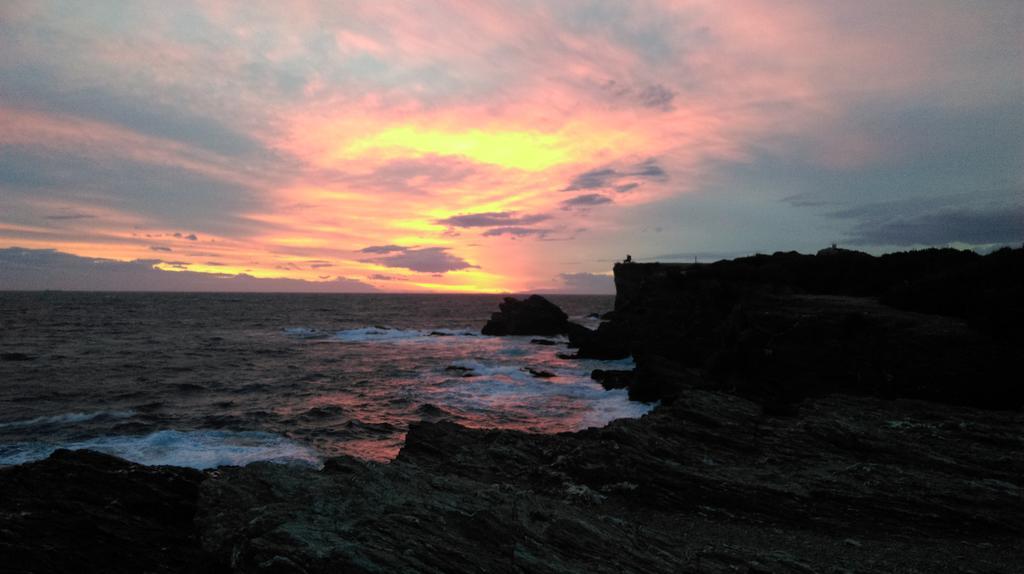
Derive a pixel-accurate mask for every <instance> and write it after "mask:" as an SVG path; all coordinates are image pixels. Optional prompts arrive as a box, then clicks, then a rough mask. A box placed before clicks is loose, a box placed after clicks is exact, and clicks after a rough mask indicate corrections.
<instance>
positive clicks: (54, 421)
mask: <svg viewBox="0 0 1024 574" xmlns="http://www.w3.org/2000/svg"><path fill="white" fill-rule="evenodd" d="M134 415H135V411H98V412H94V413H64V414H59V415H50V416H42V417H35V418H31V419H26V420H20V421H10V422H6V423H0V429H5V428H25V427H37V426H63V425H71V424H77V423H83V422H86V421H91V420H95V419H111V420H116V419H126V418H129V417H132V416H134Z"/></svg>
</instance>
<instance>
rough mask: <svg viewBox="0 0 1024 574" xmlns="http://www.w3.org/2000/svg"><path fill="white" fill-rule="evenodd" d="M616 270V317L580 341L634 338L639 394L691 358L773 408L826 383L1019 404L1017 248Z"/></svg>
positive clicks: (1023, 286) (686, 374) (693, 364)
mask: <svg viewBox="0 0 1024 574" xmlns="http://www.w3.org/2000/svg"><path fill="white" fill-rule="evenodd" d="M615 281H616V288H617V296H616V302H615V315H614V319H613V320H612V321H610V322H606V323H604V324H602V325H601V328H599V329H598V330H597V331H596V332H595V333H594V335H593V336H591V337H589V338H587V339H586V341H585V342H584V343H583V344H581V345H580V351H579V355H580V356H583V357H595V358H612V357H616V356H624V355H625V354H626V353H627V352H631V353H632V354H633V355H634V356H635V357H636V361H637V365H638V369H637V371H638V374H637V378H638V382H637V384H636V385H634V387H632V389H634V390H636V391H637V396H646V397H655V398H661V397H660V394H661V393H662V392H665V393H668V395H665V397H666V398H668V397H669V396H670V395H674V394H677V391H678V388H679V385H678V384H675V383H672V382H671V381H673V380H676V381H682V383H681V384H683V385H685V384H689V383H686V382H685V379H687V378H691V376H690V375H691V374H692V371H693V370H697V371H699V374H700V376H701V377H702V378H703V379H704V381H705V383H714V384H717V385H718V386H719V387H720V388H726V389H735V390H737V391H739V392H741V393H744V394H745V395H747V396H751V397H754V398H759V400H761V401H762V402H764V403H766V404H767V403H772V405H768V408H767V411H770V412H782V411H784V410H789V407H785V408H782V406H781V405H787V404H796V403H798V402H799V401H800V400H801V399H802V398H803V397H805V396H809V395H813V394H821V393H831V392H848V393H858V394H871V395H875V396H882V397H912V398H922V399H928V400H936V401H943V402H948V403H951V404H965V405H976V406H983V407H988V408H1018V407H1019V406H1021V405H1022V404H1024V386H1021V385H1017V384H1015V383H1014V382H1012V381H1014V380H1015V377H1016V371H1017V368H1016V362H1017V361H1016V359H1015V358H1014V357H1015V355H1016V351H1015V349H1017V348H1019V345H1020V344H1021V343H1022V342H1024V341H1022V335H1021V332H1022V331H1021V330H1020V329H1019V328H1017V329H1011V328H1008V327H1006V324H1005V321H1003V319H1004V318H1005V317H1020V318H1022V319H1024V314H1022V311H1021V309H1022V301H1024V298H1021V297H1019V296H1016V295H1012V293H1019V292H1024V249H1016V250H1009V249H1006V250H1001V251H999V252H996V253H993V254H990V255H987V256H979V255H976V254H973V253H969V252H960V251H955V250H925V251H920V252H910V253H901V254H892V255H886V256H882V257H872V256H870V255H867V254H864V253H859V252H854V251H848V250H841V249H838V250H828V251H827V252H826V253H823V254H821V255H818V256H813V255H800V254H798V253H776V254H774V255H770V256H767V255H758V256H754V257H747V258H741V259H736V260H733V261H722V262H718V263H714V264H710V265H698V264H692V265H691V264H657V263H654V264H642V263H633V264H630V265H623V264H619V265H616V266H615ZM989 285H991V288H990V287H989ZM954 286H955V287H954ZM983 292H984V293H986V294H982V293H983ZM968 294H973V295H968ZM972 297H973V299H972ZM879 298H880V301H881V303H880V302H879ZM968 299H971V300H973V301H974V302H975V304H974V305H973V306H972V305H971V304H969V303H966V302H965V301H967V300H968ZM883 303H887V304H883ZM996 309H999V310H1001V311H1002V312H1005V316H1003V315H1001V314H1000V311H996ZM997 316H998V317H1002V318H996V317H997ZM1014 320H1016V319H1014ZM1018 324H1019V323H1018ZM968 381H969V383H968ZM701 384H704V383H701ZM645 387H646V388H647V389H648V390H647V391H644V392H640V391H641V390H642V389H644V388H645ZM776 407H778V408H776ZM767 411H766V412H767Z"/></svg>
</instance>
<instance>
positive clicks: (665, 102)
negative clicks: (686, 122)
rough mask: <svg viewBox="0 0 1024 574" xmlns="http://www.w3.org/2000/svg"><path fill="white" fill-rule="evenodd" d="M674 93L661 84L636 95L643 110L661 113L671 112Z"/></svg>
mask: <svg viewBox="0 0 1024 574" xmlns="http://www.w3.org/2000/svg"><path fill="white" fill-rule="evenodd" d="M675 97H676V93H675V92H673V91H672V90H670V89H668V88H666V87H665V86H663V85H661V84H654V85H651V86H647V87H646V88H644V89H643V90H641V91H640V93H639V94H638V99H639V100H640V104H641V105H642V106H644V107H645V108H655V109H659V110H661V111H663V112H671V111H672V110H673V109H674V107H673V105H672V100H674V99H675Z"/></svg>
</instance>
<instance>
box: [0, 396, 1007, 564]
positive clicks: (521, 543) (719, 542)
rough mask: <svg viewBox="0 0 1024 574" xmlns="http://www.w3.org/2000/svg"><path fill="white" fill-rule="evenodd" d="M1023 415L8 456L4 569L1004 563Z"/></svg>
mask: <svg viewBox="0 0 1024 574" xmlns="http://www.w3.org/2000/svg"><path fill="white" fill-rule="evenodd" d="M1022 428H1024V415H1021V413H1013V412H1006V411H986V410H980V409H973V408H962V407H952V406H947V405H941V404H936V403H931V402H924V401H909V400H900V401H890V400H883V399H878V398H873V397H852V396H845V395H834V396H829V397H819V398H811V399H808V401H807V402H806V403H805V404H804V405H803V407H802V409H801V413H800V416H799V417H772V416H766V415H765V414H763V412H762V409H761V407H760V406H759V405H758V404H756V403H754V402H752V401H750V400H749V399H746V398H743V397H739V396H736V395H733V394H729V393H725V392H722V391H716V390H704V389H700V388H691V389H688V391H687V392H686V393H685V396H683V397H681V398H679V399H677V400H676V401H675V402H674V403H673V404H671V405H667V406H663V407H661V408H659V409H657V410H656V411H654V412H653V413H651V414H649V415H647V416H645V417H643V418H641V419H634V420H620V421H616V422H613V423H611V424H610V425H608V426H607V427H605V428H600V429H590V430H586V431H582V432H578V433H567V434H561V435H530V434H526V433H520V432H512V431H493V430H491V431H487V430H472V429H466V428H463V427H460V426H458V425H455V424H453V423H449V422H443V421H442V422H437V423H419V424H415V425H413V426H412V428H411V429H410V431H409V434H408V438H407V444H406V446H405V448H404V449H403V450H402V452H401V454H400V455H399V457H398V459H397V460H395V461H393V462H392V463H390V464H376V463H367V462H362V461H359V460H356V459H352V458H348V457H340V458H334V459H330V460H328V461H326V464H325V466H324V468H323V470H319V471H318V470H315V469H312V468H308V467H295V466H283V465H276V464H270V463H257V464H252V465H249V466H247V467H244V468H237V467H231V468H220V469H218V470H217V471H214V472H211V473H207V474H205V475H204V474H201V473H198V472H196V471H189V470H185V469H174V468H148V467H142V466H139V465H133V464H131V463H126V462H124V461H118V460H116V459H112V458H111V457H106V456H104V455H99V454H96V453H89V452H77V453H68V452H59V453H57V454H55V455H54V456H53V457H51V458H50V459H49V460H46V461H43V462H39V463H34V464H30V465H23V466H21V467H14V468H8V469H3V470H0V488H2V489H3V492H4V496H3V498H2V499H0V500H2V503H0V509H2V512H0V539H2V540H3V546H2V547H0V549H2V554H3V556H4V557H5V558H8V559H7V560H6V561H5V562H4V563H3V564H0V571H5V572H147V571H151V572H173V571H198V572H204V571H205V572H216V571H232V572H307V573H314V572H324V573H326V572H467V573H468V572H483V571H487V572H551V573H555V572H666V573H667V572H723V573H724V572H775V573H807V572H823V573H824V572H894V571H899V572H920V573H933V572H971V571H973V572H1006V573H1010V572H1016V571H1019V570H1018V568H1019V565H1020V564H1019V558H1020V556H1021V555H1022V552H1024V492H1022V489H1021V484H1020V483H1021V476H1024V457H1021V456H1020V453H1021V452H1024V436H1022V432H1021V429H1022ZM199 479H202V481H201V482H199ZM197 484H198V493H197ZM193 510H194V520H190V519H189V517H190V515H191V513H192V512H193ZM199 542H201V545H200V544H199ZM9 557H10V558H9Z"/></svg>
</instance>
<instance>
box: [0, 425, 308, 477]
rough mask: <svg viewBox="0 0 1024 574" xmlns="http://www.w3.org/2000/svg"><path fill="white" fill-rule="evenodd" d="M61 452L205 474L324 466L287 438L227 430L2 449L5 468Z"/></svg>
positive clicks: (171, 432) (169, 432)
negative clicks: (268, 466)
mask: <svg viewBox="0 0 1024 574" xmlns="http://www.w3.org/2000/svg"><path fill="white" fill-rule="evenodd" d="M58 448H66V449H70V450H78V449H92V450H97V451H100V452H105V453H107V454H112V455H114V456H118V457H121V458H124V459H126V460H130V461H132V462H137V463H140V464H147V465H172V466H189V467H192V468H199V469H203V468H214V467H217V466H227V465H232V466H244V465H246V464H249V463H251V462H257V461H271V462H281V463H300V464H308V465H313V466H319V465H320V457H319V455H318V454H317V452H316V451H315V450H313V449H312V448H310V447H308V446H305V445H302V444H299V443H297V442H295V441H293V440H290V439H288V438H285V437H283V436H280V435H276V434H271V433H266V432H248V431H247V432H233V431H221V430H200V431H187V432H186V431H176V430H162V431H158V432H155V433H152V434H148V435H144V436H105V437H98V438H93V439H88V440H82V441H75V442H68V443H61V444H50V443H18V444H12V445H0V465H11V464H22V463H26V462H31V461H34V460H40V459H43V458H46V457H48V456H50V454H51V453H53V451H55V450H57V449H58Z"/></svg>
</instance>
